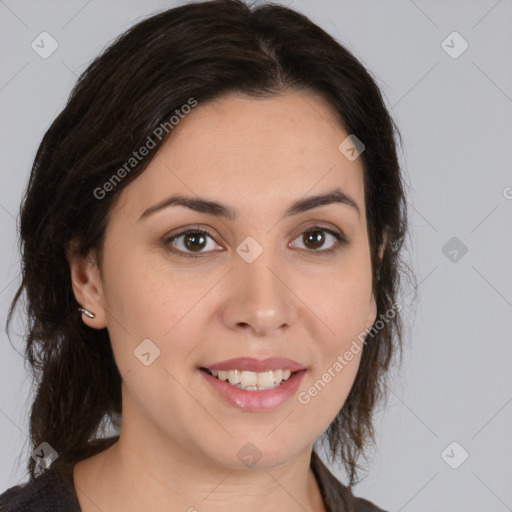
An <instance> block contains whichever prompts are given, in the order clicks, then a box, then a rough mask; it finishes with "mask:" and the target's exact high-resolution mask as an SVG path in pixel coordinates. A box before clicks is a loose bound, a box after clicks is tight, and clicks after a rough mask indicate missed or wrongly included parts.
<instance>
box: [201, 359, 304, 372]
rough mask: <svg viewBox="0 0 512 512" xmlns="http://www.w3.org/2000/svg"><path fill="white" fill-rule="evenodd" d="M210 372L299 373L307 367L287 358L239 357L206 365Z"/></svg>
mask: <svg viewBox="0 0 512 512" xmlns="http://www.w3.org/2000/svg"><path fill="white" fill-rule="evenodd" d="M202 368H207V369H208V370H240V371H244V370H245V371H248V372H257V373H258V372H265V371H267V370H291V371H294V372H298V371H300V370H305V368H306V367H305V366H304V365H303V364H301V363H299V362H297V361H294V360H293V359H288V358H286V357H269V358H267V359H254V358H252V357H237V358H235V359H228V360H227V361H221V362H220V363H214V364H209V365H204V366H202Z"/></svg>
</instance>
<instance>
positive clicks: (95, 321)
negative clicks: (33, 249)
mask: <svg viewBox="0 0 512 512" xmlns="http://www.w3.org/2000/svg"><path fill="white" fill-rule="evenodd" d="M66 258H67V260H68V263H69V267H70V271H71V283H72V287H73V293H74V295H75V298H76V300H77V302H78V303H79V304H80V306H81V307H82V308H85V309H88V310H89V311H91V312H92V313H94V315H95V318H89V317H88V316H87V315H85V314H82V320H83V322H84V323H85V324H86V325H88V326H89V327H92V328H94V329H103V328H105V327H106V326H107V324H106V317H105V309H104V306H103V304H105V297H104V294H103V285H102V281H101V276H100V273H99V269H98V267H97V265H96V261H95V258H94V257H93V254H92V253H90V254H89V255H87V257H85V258H84V257H83V256H79V255H78V254H76V252H75V251H74V249H73V247H72V246H70V247H68V249H66Z"/></svg>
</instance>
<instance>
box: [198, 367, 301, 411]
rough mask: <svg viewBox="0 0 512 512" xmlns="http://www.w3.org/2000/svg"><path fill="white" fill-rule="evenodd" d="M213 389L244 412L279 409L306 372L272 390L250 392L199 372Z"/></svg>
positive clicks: (295, 374) (206, 373) (293, 392)
mask: <svg viewBox="0 0 512 512" xmlns="http://www.w3.org/2000/svg"><path fill="white" fill-rule="evenodd" d="M199 371H200V372H201V374H202V375H203V377H204V378H205V379H206V380H207V381H208V382H209V383H210V384H211V385H212V386H213V388H214V389H215V390H216V391H217V392H218V393H219V394H220V395H221V396H222V397H223V398H224V399H225V400H227V402H228V403H230V404H231V405H234V406H235V407H238V408H239V409H243V410H244V411H268V410H270V409H275V408H276V407H279V406H280V405H281V404H282V403H284V402H285V401H286V400H288V399H289V398H291V397H292V395H294V394H295V392H296V391H297V389H298V387H299V386H300V383H301V381H302V378H303V377H304V375H305V374H306V370H301V371H299V372H295V373H294V374H293V375H292V376H291V377H290V378H289V379H288V380H284V381H282V383H281V384H280V385H279V386H277V387H275V388H272V389H265V390H260V391H258V390H254V391H249V390H246V389H240V388H236V387H235V386H232V385H231V384H228V383H227V382H226V381H223V380H220V379H217V378H216V377H214V376H213V375H210V374H209V373H208V372H205V371H204V370H199Z"/></svg>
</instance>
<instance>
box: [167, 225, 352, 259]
mask: <svg viewBox="0 0 512 512" xmlns="http://www.w3.org/2000/svg"><path fill="white" fill-rule="evenodd" d="M324 233H327V237H326V236H325V235H324ZM301 237H302V240H303V243H304V244H305V247H304V249H303V250H305V251H306V252H311V253H319V254H322V255H326V254H331V253H334V252H335V251H337V250H339V249H341V248H342V247H343V246H345V245H346V244H347V243H348V241H347V240H346V239H345V237H344V236H342V235H341V234H340V233H337V232H336V231H333V230H331V229H327V228H324V227H321V226H314V227H313V228H311V229H308V230H306V231H304V232H302V233H301V235H300V236H299V237H297V238H296V239H295V240H294V242H295V241H296V240H299V239H301ZM329 237H330V238H331V239H332V243H331V244H330V247H329V248H328V249H323V250H319V248H320V247H322V246H323V245H325V243H326V240H328V239H329ZM208 238H209V239H210V240H211V241H212V243H210V244H208ZM163 243H164V246H165V247H166V248H167V249H168V250H169V251H170V252H172V253H174V254H177V255H178V256H184V257H187V258H197V257H199V256H200V255H201V254H202V253H204V252H211V251H212V250H213V251H215V250H216V249H215V243H214V242H213V236H212V235H211V234H210V233H209V232H208V231H205V230H203V229H188V230H186V231H182V232H181V233H178V234H176V235H174V236H172V237H168V238H165V239H164V241H163ZM299 248H300V247H299ZM208 249H210V250H208ZM300 249H301V250H302V248H300Z"/></svg>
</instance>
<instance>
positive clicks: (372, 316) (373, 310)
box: [366, 233, 387, 329]
mask: <svg viewBox="0 0 512 512" xmlns="http://www.w3.org/2000/svg"><path fill="white" fill-rule="evenodd" d="M386 242H387V235H386V233H384V235H383V237H382V244H381V245H380V247H379V259H380V260H382V256H383V255H384V249H385V247H386ZM376 320H377V303H376V301H375V296H374V294H373V291H372V294H371V297H370V308H369V310H368V316H367V318H366V328H367V329H370V328H371V326H372V325H373V324H374V323H375V321H376Z"/></svg>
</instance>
